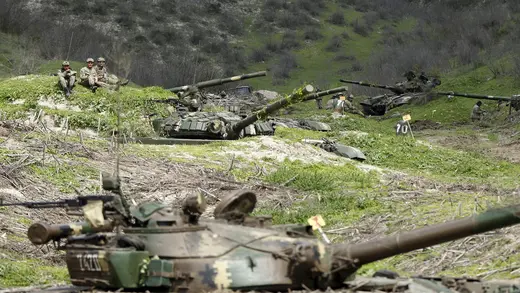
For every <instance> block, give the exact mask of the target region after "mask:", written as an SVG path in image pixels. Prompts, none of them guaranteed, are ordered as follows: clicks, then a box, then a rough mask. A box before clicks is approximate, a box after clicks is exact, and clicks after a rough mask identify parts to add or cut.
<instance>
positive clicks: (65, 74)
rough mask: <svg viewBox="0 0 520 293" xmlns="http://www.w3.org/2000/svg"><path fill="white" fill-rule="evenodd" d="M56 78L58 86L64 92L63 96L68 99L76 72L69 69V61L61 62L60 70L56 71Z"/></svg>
mask: <svg viewBox="0 0 520 293" xmlns="http://www.w3.org/2000/svg"><path fill="white" fill-rule="evenodd" d="M58 76H59V77H60V85H61V88H62V89H63V91H64V92H65V96H67V97H69V96H70V94H71V93H72V88H73V87H74V82H75V81H76V71H73V70H72V69H71V68H70V63H69V61H63V63H62V64H61V69H60V70H58Z"/></svg>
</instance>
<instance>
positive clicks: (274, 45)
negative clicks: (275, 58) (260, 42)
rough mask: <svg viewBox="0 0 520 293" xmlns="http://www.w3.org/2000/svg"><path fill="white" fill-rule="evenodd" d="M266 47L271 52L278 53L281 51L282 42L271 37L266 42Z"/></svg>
mask: <svg viewBox="0 0 520 293" xmlns="http://www.w3.org/2000/svg"><path fill="white" fill-rule="evenodd" d="M265 48H266V49H267V50H268V51H270V52H273V53H276V52H278V51H280V44H279V43H278V42H276V41H275V40H273V39H269V40H267V42H265Z"/></svg>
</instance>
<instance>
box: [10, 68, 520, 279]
mask: <svg viewBox="0 0 520 293" xmlns="http://www.w3.org/2000/svg"><path fill="white" fill-rule="evenodd" d="M487 72H488V69H487V68H485V67H482V68H479V69H476V70H474V71H471V72H469V73H465V74H460V75H458V76H455V74H454V77H452V78H451V79H447V80H445V82H444V84H443V87H452V86H453V87H457V86H458V87H457V88H454V89H455V90H457V91H464V90H465V91H469V89H471V88H475V89H476V90H477V91H478V89H479V88H481V89H491V88H494V87H497V84H498V85H502V87H504V86H505V85H509V86H510V88H511V89H512V90H514V89H515V88H516V87H515V86H514V85H513V84H512V82H513V81H511V80H509V79H507V78H505V79H504V78H501V77H499V78H497V79H492V80H488V78H487V76H488V73H487ZM0 89H1V91H0V105H1V107H0V108H1V109H2V111H4V113H10V114H9V115H8V117H9V119H15V118H20V117H23V115H22V113H23V111H29V112H31V113H35V112H37V111H38V110H39V109H44V110H45V112H46V113H49V115H50V116H51V117H54V119H58V117H61V119H63V117H69V119H70V121H75V122H74V123H71V125H70V126H71V130H79V128H85V127H88V128H91V129H92V130H94V131H96V128H97V123H98V121H99V119H100V117H101V118H102V119H106V120H104V121H106V122H104V124H103V125H104V128H103V129H105V130H110V129H113V127H114V124H113V123H114V122H113V120H112V119H113V117H114V116H113V115H114V114H113V111H114V110H113V109H114V108H115V107H116V105H117V104H116V103H115V102H116V100H115V98H116V97H115V94H111V93H110V92H103V91H100V92H98V93H97V94H96V95H93V94H91V93H89V92H88V91H86V90H84V89H81V88H77V94H75V95H73V97H72V99H71V100H70V101H65V100H64V97H63V96H62V95H61V94H60V93H59V92H58V91H57V88H56V86H55V77H48V76H26V77H23V78H17V79H9V80H4V81H2V83H1V84H0ZM502 93H503V94H506V92H505V90H504V92H502ZM167 95H169V93H167V92H164V91H162V90H161V89H159V88H144V89H137V88H131V87H128V88H122V90H121V93H120V98H121V100H122V101H123V105H124V106H123V109H124V111H123V113H124V115H123V119H122V125H127V126H128V127H129V128H128V129H129V130H132V129H133V130H134V131H136V130H135V129H136V128H135V127H136V125H140V128H139V129H142V131H143V132H142V133H144V134H146V133H147V132H146V131H147V130H149V129H150V128H149V126H146V125H144V124H143V123H142V122H141V121H142V120H141V119H140V117H141V115H142V114H143V113H144V112H146V111H145V109H146V108H143V107H144V105H145V104H143V101H144V99H147V98H150V97H155V98H163V97H166V96H167ZM42 97H45V98H48V100H51V101H53V103H54V104H55V105H58V104H64V105H67V106H68V107H71V108H72V107H74V106H76V107H79V108H80V109H82V112H75V111H71V110H62V109H53V106H51V107H49V106H46V105H45V104H41V103H40V104H38V101H42V100H46V99H42ZM20 99H24V100H25V101H24V103H23V104H20V105H13V104H12V102H14V101H20ZM473 103H474V101H472V100H467V99H455V100H453V101H448V100H447V99H445V98H439V99H437V100H435V101H433V102H432V103H429V104H427V105H424V106H416V105H411V106H407V107H402V108H397V109H395V110H394V111H393V112H397V111H400V112H403V113H404V112H406V113H411V115H412V117H413V121H412V123H414V122H415V121H414V120H418V119H428V120H431V121H433V122H441V123H442V125H445V126H443V127H442V128H441V129H437V130H432V129H425V130H417V131H416V132H415V136H416V137H415V139H412V138H411V137H409V136H408V137H400V136H395V134H394V129H393V125H394V124H395V122H396V121H397V120H398V119H399V118H389V119H385V120H376V119H364V118H360V117H357V116H351V115H347V116H346V117H344V118H340V119H333V118H332V117H330V116H329V115H328V114H326V113H318V114H323V115H322V118H321V120H322V121H326V122H328V123H330V124H331V126H332V127H333V130H334V131H333V132H331V133H326V134H324V133H316V132H312V131H305V130H295V129H283V128H282V129H278V130H277V132H276V135H275V136H274V137H266V138H260V137H253V138H247V139H244V140H240V141H235V142H226V143H214V144H210V145H204V146H142V145H132V144H128V145H125V146H124V152H123V156H122V158H123V166H124V167H123V168H122V170H124V171H123V172H124V174H123V176H124V178H125V179H124V181H125V183H124V184H125V190H126V192H127V194H129V196H130V197H132V198H134V199H135V200H136V201H138V202H141V201H143V200H145V199H157V200H166V201H170V202H172V203H173V204H175V205H178V204H180V202H181V201H182V199H184V197H185V195H186V194H187V192H188V193H189V192H196V191H198V189H197V188H194V186H202V188H203V189H204V190H206V191H207V192H210V193H211V194H212V195H214V196H218V197H220V196H222V195H223V194H224V193H225V190H224V189H218V188H217V189H214V188H213V187H211V186H215V185H214V184H215V183H212V182H213V181H212V180H215V179H212V178H214V177H212V176H215V175H211V174H220V175H216V176H218V178H223V180H224V179H225V180H227V181H225V182H226V183H225V184H229V182H234V183H233V184H234V185H235V186H236V187H237V188H240V187H244V186H255V187H254V188H255V190H257V191H258V192H262V196H261V197H259V206H258V209H257V210H256V211H255V214H272V215H273V217H274V221H275V223H304V222H305V221H306V219H307V218H308V217H310V216H312V215H315V214H321V215H323V216H324V218H325V220H326V222H327V227H326V230H327V231H328V233H329V237H331V238H332V239H333V241H335V242H340V241H351V242H359V241H365V240H367V239H371V238H373V237H377V236H382V235H384V234H388V233H394V232H397V231H400V230H406V229H412V228H416V227H421V226H424V225H427V224H433V223H437V222H439V221H445V220H450V219H454V218H460V217H464V216H468V215H471V214H473V213H475V212H480V211H483V210H485V209H486V208H487V207H490V206H503V205H505V204H507V203H511V202H514V200H515V198H514V196H512V195H513V194H514V192H515V190H517V189H518V188H519V187H520V186H519V185H518V182H517V178H518V175H519V174H520V167H519V165H518V163H516V162H515V161H514V160H512V158H511V157H503V156H502V157H501V156H499V155H498V154H497V152H502V153H504V152H505V153H507V152H510V151H514V149H510V148H508V146H507V145H503V143H504V142H508V143H511V142H513V143H514V141H515V137H514V136H512V137H511V133H513V132H514V131H515V129H514V127H515V125H507V124H504V122H503V121H497V122H492V121H491V122H488V125H487V127H486V128H480V127H479V128H475V127H476V125H472V124H467V117H468V111H469V109H470V107H471V105H472V104H473ZM454 105H455V106H454ZM487 106H488V107H491V105H487ZM305 107H309V108H305ZM305 107H304V108H302V110H303V111H302V112H301V113H299V114H297V115H298V116H305V115H315V113H314V111H312V112H313V113H312V114H311V109H312V108H313V107H314V104H313V103H309V104H308V105H305ZM107 109H108V111H106V110H107ZM131 109H133V111H131ZM155 110H160V109H155ZM434 110H436V111H435V112H433V111H434ZM105 111H106V113H105V114H104V112H105ZM450 111H451V112H450ZM439 112H440V113H439ZM432 113H433V114H432ZM437 113H439V115H437ZM442 113H444V114H442ZM15 114H16V115H15ZM163 114H164V113H163ZM441 114H442V115H441ZM502 114H503V113H502ZM502 114H501V115H502ZM58 120H59V119H58ZM81 121H83V122H82V123H80V122H81ZM102 121H103V120H102ZM110 121H112V122H110ZM454 122H455V123H457V126H454V125H453V123H454ZM132 125H134V126H133V127H134V128H132ZM504 125H506V126H504ZM38 129H39V128H35V129H34V130H33V131H28V130H27V129H19V130H16V129H13V130H11V134H10V136H9V137H3V138H0V139H1V142H3V143H2V144H1V145H0V150H2V152H1V154H2V158H3V160H4V162H5V163H3V164H4V165H5V166H16V164H17V162H18V160H17V159H16V158H17V157H16V156H14V157H13V155H16V154H18V155H21V154H24V155H26V156H28V157H30V158H33V159H34V162H33V163H30V164H28V165H25V166H23V167H19V169H18V170H19V171H18V172H17V174H16V175H15V176H16V177H14V178H18V179H17V180H19V181H20V182H21V184H22V186H24V185H25V184H28V183H27V182H29V181H27V180H29V179H30V180H31V181H30V182H36V184H37V186H39V190H42V188H45V190H49V192H47V193H41V192H38V191H36V190H34V191H30V194H34V195H32V196H33V198H35V199H42V200H44V199H46V198H45V197H46V194H58V195H59V196H60V197H61V198H63V197H71V196H73V194H72V193H73V189H72V187H75V188H83V190H95V189H96V188H97V184H98V182H97V176H98V172H99V170H104V171H109V170H113V163H111V162H112V161H113V149H112V147H111V146H107V144H106V141H105V140H104V138H103V137H99V138H96V137H91V138H86V137H83V138H81V137H78V136H77V134H74V135H72V134H71V135H69V136H63V135H62V136H61V137H60V136H59V134H58V133H56V134H53V132H51V133H47V132H45V131H43V132H42V131H41V130H38ZM54 131H60V130H54ZM63 131H64V130H63ZM136 132H137V131H136ZM101 135H102V136H105V134H104V132H101ZM323 136H326V137H328V138H331V139H334V140H336V141H338V142H341V143H344V144H347V145H350V146H354V147H357V148H359V149H360V150H362V151H363V152H364V153H365V154H366V156H367V160H366V161H365V162H363V164H360V163H358V162H354V161H350V160H347V159H344V158H340V157H336V156H335V155H333V154H330V153H326V152H324V151H323V150H320V149H317V148H314V147H311V146H308V145H302V144H301V143H300V141H301V139H303V138H320V137H323ZM434 138H435V139H436V140H432V139H434ZM444 139H445V140H446V141H449V143H444ZM50 141H55V143H53V144H49V142H50ZM46 142H47V143H46ZM469 142H470V143H469ZM44 145H45V148H43V146H44ZM29 146H30V147H29ZM38 146H40V147H41V148H40V147H38ZM474 146H477V147H478V148H473V147H474ZM513 146H514V144H513ZM497 148H499V149H498V150H497V151H495V149H497ZM500 148H501V149H500ZM42 149H43V153H42ZM45 154H47V155H45ZM51 154H52V155H51ZM38 161H41V162H42V163H37V162H38ZM231 161H232V162H233V163H232V164H231V163H230V162H231ZM139 162H141V163H139ZM145 162H146V163H145ZM517 162H518V161H517ZM143 164H146V165H143ZM230 165H232V167H231V168H230V167H229V166H230ZM136 166H137V168H138V170H137V169H135V168H136ZM143 166H146V167H145V169H146V172H144V170H143ZM164 168H167V169H164ZM195 169H196V170H198V169H202V170H203V173H197V174H199V175H189V174H191V173H190V172H192V171H189V170H195ZM166 170H183V171H178V172H177V173H175V174H176V175H175V176H181V174H184V175H186V176H187V177H186V178H184V177H182V178H184V179H182V180H181V179H180V178H178V179H177V180H176V182H177V183H176V184H181V186H175V187H172V186H171V184H172V181H171V176H172V174H170V173H168V172H169V171H166ZM200 174H206V175H200ZM184 175H182V176H184ZM201 176H202V178H204V180H209V182H206V183H204V184H209V185H207V186H206V185H197V183H195V182H193V181H192V180H193V178H200V177H201ZM226 176H227V177H226ZM2 178H4V177H1V178H0V179H2ZM11 178H13V177H11ZM2 180H4V179H2ZM11 180H12V179H11ZM150 181H153V182H156V181H157V184H152V185H153V186H159V189H158V190H157V188H155V189H154V190H153V191H152V190H149V188H150V186H151V185H150ZM2 182H4V181H2ZM141 182H147V183H146V184H144V185H143V183H141ZM159 182H161V183H159ZM31 184H34V183H31ZM145 186H149V187H145ZM266 186H267V187H266ZM172 188H174V189H172ZM50 190H53V191H52V192H50ZM172 190H173V198H172V197H171V196H172ZM208 190H209V191H208ZM199 192H200V191H199ZM13 212H14V214H13ZM0 217H1V218H2V219H3V220H4V221H5V223H8V225H14V226H16V227H19V228H17V229H16V230H12V231H8V232H7V237H8V238H7V239H9V241H8V242H5V241H4V242H1V243H0V244H1V246H0V251H1V252H2V253H4V254H5V255H7V256H8V258H6V259H3V260H1V261H0V268H2V270H0V273H1V274H3V276H4V278H3V279H2V280H3V281H2V282H3V283H2V285H3V286H22V285H31V284H44V283H49V282H57V281H66V279H67V277H66V270H65V268H64V266H63V262H62V261H61V260H60V258H59V256H55V255H53V256H52V259H53V260H52V263H51V262H47V261H44V262H41V263H38V266H42V267H41V270H39V272H41V274H39V275H37V276H36V275H35V276H33V278H26V277H25V273H24V272H25V270H26V269H27V268H26V267H25V266H18V265H14V263H15V262H21V263H24V264H28V265H33V263H34V260H33V258H35V257H38V254H37V253H36V254H34V252H29V251H28V250H27V248H25V247H27V240H26V239H25V236H24V233H25V229H26V228H27V227H28V225H30V223H31V222H33V221H35V220H47V221H54V222H56V221H58V222H63V221H70V220H69V219H68V218H63V217H61V216H58V217H55V218H47V216H46V215H42V214H39V213H38V214H35V215H32V216H31V215H28V214H25V213H24V212H23V208H20V209H15V210H14V211H11V210H6V209H2V210H0ZM11 222H13V223H11ZM517 231H518V229H517V228H511V229H505V230H503V233H501V234H495V236H493V237H491V236H489V235H488V236H483V237H489V238H486V239H488V240H486V241H487V242H486V243H487V244H486V245H488V246H487V247H488V249H487V250H477V249H473V248H472V247H476V246H477V245H479V244H478V243H474V242H471V241H470V242H464V241H455V242H453V243H448V244H444V245H439V246H436V247H433V248H430V249H427V250H422V251H418V252H414V253H411V254H407V255H406V256H397V257H392V258H389V259H387V260H384V261H380V262H376V263H374V264H370V265H367V266H365V267H363V268H362V269H361V270H360V272H359V273H360V274H363V275H370V274H371V273H373V272H374V270H376V269H380V268H387V269H393V270H395V271H397V272H399V273H401V274H402V275H405V276H406V275H410V274H415V273H416V272H419V271H420V272H423V273H424V274H430V275H432V274H441V275H458V274H464V275H470V276H484V277H486V278H495V277H501V278H514V277H515V276H516V275H512V274H509V273H510V272H511V271H512V270H514V269H510V270H508V268H509V267H512V268H514V267H516V266H517V265H518V263H519V262H520V260H518V258H517V257H516V256H515V254H511V253H507V251H509V250H510V249H514V247H515V243H514V242H512V241H511V240H510V238H509V235H514V234H515V233H517ZM460 245H464V246H465V247H466V248H465V249H467V251H468V252H467V253H465V254H464V255H462V256H461V255H458V254H457V251H458V250H457V249H456V248H454V247H459V246H460ZM13 249H17V251H21V252H20V253H18V254H17V255H13V253H12V251H13ZM454 251H455V252H454ZM499 255H500V257H498V256H499ZM410 256H413V257H410ZM447 256H448V257H447ZM457 257H459V258H458V260H459V261H457V262H453V263H450V262H447V261H445V259H449V258H451V259H453V258H457ZM486 259H488V260H490V261H489V262H486V264H485V265H482V260H486ZM491 260H493V261H491ZM54 263H58V265H57V266H56V265H54V268H53V269H51V268H50V266H51V264H54ZM439 264H442V265H440V266H439ZM490 271H491V273H489V272H490ZM493 271H494V273H493Z"/></svg>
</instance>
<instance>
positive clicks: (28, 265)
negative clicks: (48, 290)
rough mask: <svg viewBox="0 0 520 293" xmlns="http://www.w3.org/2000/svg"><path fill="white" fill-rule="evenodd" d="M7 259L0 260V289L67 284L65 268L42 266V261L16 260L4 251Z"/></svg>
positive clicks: (16, 258) (67, 275)
mask: <svg viewBox="0 0 520 293" xmlns="http://www.w3.org/2000/svg"><path fill="white" fill-rule="evenodd" d="M2 253H3V254H6V255H8V256H9V259H5V258H4V259H0V288H5V287H21V286H34V285H48V284H54V283H56V282H68V280H69V274H68V272H67V269H66V267H63V266H53V265H49V264H44V262H43V261H42V260H37V259H26V258H18V257H15V256H14V255H10V254H9V253H8V252H6V251H2Z"/></svg>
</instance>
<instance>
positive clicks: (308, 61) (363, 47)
mask: <svg viewBox="0 0 520 293" xmlns="http://www.w3.org/2000/svg"><path fill="white" fill-rule="evenodd" d="M342 10H343V11H344V16H345V21H346V24H345V25H334V24H331V23H329V22H328V21H327V20H328V18H329V17H330V15H331V14H332V13H334V12H335V11H342ZM362 15H363V13H361V12H358V11H355V10H354V9H352V8H349V9H344V8H339V6H338V4H336V3H333V2H328V3H327V9H326V12H325V13H322V14H321V15H320V16H319V21H320V24H321V25H320V26H319V28H318V29H319V31H320V33H321V34H322V35H323V38H321V39H319V40H316V41H312V42H304V40H303V29H302V30H298V31H297V34H298V38H299V40H300V41H301V43H302V46H301V48H299V49H296V50H292V51H291V52H292V53H294V54H295V56H296V58H297V61H298V68H296V69H294V70H292V71H291V73H290V75H291V77H290V78H289V79H288V80H285V83H284V84H280V85H275V84H273V79H272V77H271V76H268V77H264V78H258V79H251V80H248V84H250V85H252V86H253V87H254V88H258V89H261V88H262V89H263V88H266V89H270V90H275V91H278V92H280V93H289V92H291V91H292V89H293V88H296V87H300V86H301V85H302V84H303V83H306V82H307V83H313V84H315V85H318V86H320V87H321V88H322V89H326V88H333V87H338V86H344V85H345V84H342V83H340V82H339V78H349V77H355V76H356V74H358V73H357V72H353V71H352V70H346V69H349V68H351V66H352V64H353V61H351V60H340V61H337V60H336V61H333V60H334V57H335V56H337V55H349V56H353V57H355V58H356V62H357V61H359V62H360V63H363V62H365V61H367V60H368V59H369V58H370V56H372V54H373V52H374V51H377V50H379V49H380V48H378V41H379V40H380V38H381V34H380V33H379V30H380V28H381V27H383V26H384V25H393V26H395V27H396V29H397V30H398V31H409V30H411V29H412V28H413V27H414V26H415V24H416V21H415V20H414V19H413V18H406V19H403V20H401V21H398V22H395V23H391V22H388V21H383V20H380V21H378V22H377V23H376V24H374V25H373V26H372V31H371V32H370V33H369V35H368V36H366V37H363V36H360V35H358V34H357V33H355V32H354V31H353V28H352V26H351V25H350V24H351V22H353V21H355V20H356V19H360V18H361V16H362ZM342 33H346V34H348V36H349V38H348V39H344V38H341V39H342V42H341V43H342V47H341V48H340V49H339V50H338V51H337V52H329V51H327V50H326V47H327V45H328V43H329V41H330V40H331V38H332V37H334V36H337V35H341V34H342ZM269 38H272V35H271V34H270V35H269V36H265V35H263V34H259V33H256V32H249V34H248V35H246V36H245V38H244V41H243V42H244V44H247V48H248V49H249V50H251V49H252V48H257V47H263V44H265V42H266V41H267V40H268V39H269ZM275 39H281V34H277V35H276V37H275ZM276 62H277V58H270V59H269V60H268V61H266V63H265V64H264V63H257V64H251V65H250V66H248V67H247V70H246V71H248V72H253V71H258V70H265V69H266V68H269V67H271V66H273V65H274V64H276ZM345 70H346V72H345V73H343V74H340V73H339V72H340V71H341V72H343V71H345Z"/></svg>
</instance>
